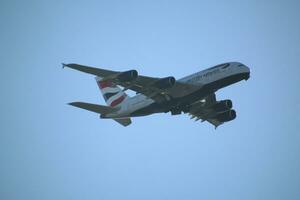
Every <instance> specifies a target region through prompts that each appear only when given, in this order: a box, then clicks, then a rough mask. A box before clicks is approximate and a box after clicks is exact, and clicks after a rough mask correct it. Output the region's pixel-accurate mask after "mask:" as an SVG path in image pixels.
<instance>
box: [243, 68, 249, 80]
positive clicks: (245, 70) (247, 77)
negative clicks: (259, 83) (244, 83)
mask: <svg viewBox="0 0 300 200" xmlns="http://www.w3.org/2000/svg"><path fill="white" fill-rule="evenodd" d="M243 73H244V74H245V80H248V79H249V78H250V68H249V67H247V66H246V65H243Z"/></svg>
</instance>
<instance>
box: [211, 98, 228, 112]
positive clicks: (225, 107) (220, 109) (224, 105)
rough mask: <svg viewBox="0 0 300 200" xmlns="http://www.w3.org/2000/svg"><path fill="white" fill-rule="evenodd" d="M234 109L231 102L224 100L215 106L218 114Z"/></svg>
mask: <svg viewBox="0 0 300 200" xmlns="http://www.w3.org/2000/svg"><path fill="white" fill-rule="evenodd" d="M231 108H232V101H231V100H222V101H219V102H218V103H216V104H214V105H213V109H214V110H215V111H217V112H223V111H226V110H229V109H231Z"/></svg>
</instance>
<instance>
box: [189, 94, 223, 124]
mask: <svg viewBox="0 0 300 200" xmlns="http://www.w3.org/2000/svg"><path fill="white" fill-rule="evenodd" d="M216 102H217V100H216V95H215V94H214V93H212V94H210V95H208V96H207V97H206V98H205V99H203V100H202V101H198V102H196V103H194V104H192V105H191V108H190V111H189V115H191V119H194V118H195V120H196V121H198V120H201V122H204V121H207V122H209V123H211V124H212V125H214V126H215V128H217V127H218V126H220V125H221V124H223V123H224V122H221V121H219V120H218V119H217V118H216V115H217V114H218V112H217V111H216V110H215V109H214V107H213V106H212V105H214V104H215V103H216Z"/></svg>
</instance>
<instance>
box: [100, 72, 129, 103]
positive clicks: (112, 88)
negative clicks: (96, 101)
mask: <svg viewBox="0 0 300 200" xmlns="http://www.w3.org/2000/svg"><path fill="white" fill-rule="evenodd" d="M96 81H97V84H98V86H99V89H100V91H101V93H102V95H103V98H104V100H105V102H106V103H107V105H108V106H111V107H119V106H121V105H122V103H124V102H125V101H126V100H127V99H128V98H129V97H128V96H127V94H126V93H125V92H124V91H123V90H122V89H121V88H120V87H118V86H117V85H115V84H114V83H113V82H112V81H110V80H105V81H103V80H102V78H101V77H96Z"/></svg>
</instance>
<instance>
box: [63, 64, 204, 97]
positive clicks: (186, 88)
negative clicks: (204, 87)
mask: <svg viewBox="0 0 300 200" xmlns="http://www.w3.org/2000/svg"><path fill="white" fill-rule="evenodd" d="M63 67H69V68H72V69H75V70H79V71H82V72H85V73H89V74H93V75H96V76H99V77H102V78H103V80H110V81H112V82H114V83H115V84H117V85H121V86H123V87H124V90H127V89H130V90H133V91H135V92H137V93H141V94H143V95H145V96H147V97H149V98H151V99H153V100H154V101H156V102H163V101H166V100H170V99H171V98H178V97H182V96H185V95H188V94H190V93H192V92H194V91H196V90H198V89H199V88H201V86H195V85H192V84H189V83H182V82H178V81H176V82H175V85H174V86H173V87H171V88H168V89H160V88H158V87H157V86H156V85H155V83H157V81H159V80H161V78H156V77H149V76H140V75H139V76H138V77H137V78H136V79H135V80H133V81H127V82H121V81H118V80H117V77H118V75H120V74H122V72H120V71H111V70H105V69H99V68H95V67H89V66H84V65H78V64H63Z"/></svg>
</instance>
